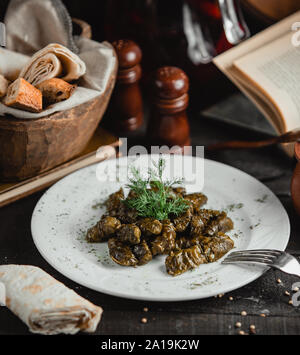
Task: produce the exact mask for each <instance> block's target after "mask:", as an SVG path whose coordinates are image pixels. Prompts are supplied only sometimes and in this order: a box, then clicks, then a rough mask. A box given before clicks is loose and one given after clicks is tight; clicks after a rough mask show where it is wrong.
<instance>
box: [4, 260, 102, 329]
mask: <svg viewBox="0 0 300 355" xmlns="http://www.w3.org/2000/svg"><path fill="white" fill-rule="evenodd" d="M1 282H2V283H3V284H4V286H5V293H6V306H7V307H8V308H9V309H10V310H11V311H12V312H13V313H14V314H16V315H17V316H18V317H19V318H20V319H21V320H22V321H23V322H24V323H26V324H27V326H28V327H29V330H30V331H31V332H33V333H40V334H45V335H52V334H59V333H64V334H75V333H77V332H78V331H84V332H94V331H95V330H96V328H97V325H98V323H99V321H100V319H101V315H102V312H103V311H102V308H101V307H98V306H95V305H94V304H92V303H91V302H89V301H87V300H85V299H84V298H82V297H81V296H79V295H78V294H77V293H75V292H74V291H72V290H71V289H69V288H68V287H66V286H65V285H63V284H62V283H61V282H59V281H57V280H56V279H54V278H53V277H52V276H50V275H49V274H47V273H46V272H45V271H43V270H41V269H40V268H38V267H35V266H30V265H0V283H1Z"/></svg>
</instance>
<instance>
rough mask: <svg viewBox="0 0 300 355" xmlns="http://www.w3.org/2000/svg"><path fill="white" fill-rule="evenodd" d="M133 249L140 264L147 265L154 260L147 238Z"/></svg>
mask: <svg viewBox="0 0 300 355" xmlns="http://www.w3.org/2000/svg"><path fill="white" fill-rule="evenodd" d="M132 251H133V253H134V255H135V256H136V258H137V259H138V265H145V264H147V263H148V262H149V261H150V260H152V253H151V250H150V248H149V246H148V244H147V242H146V241H145V240H142V241H141V243H140V244H137V245H135V246H134V247H133V248H132Z"/></svg>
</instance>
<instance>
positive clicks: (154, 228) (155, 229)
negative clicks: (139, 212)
mask: <svg viewBox="0 0 300 355" xmlns="http://www.w3.org/2000/svg"><path fill="white" fill-rule="evenodd" d="M137 225H138V226H139V228H140V230H141V231H142V234H143V235H144V236H145V237H150V236H152V235H159V234H160V233H161V230H162V224H161V222H160V221H158V220H157V219H154V218H142V219H140V220H139V221H138V222H137Z"/></svg>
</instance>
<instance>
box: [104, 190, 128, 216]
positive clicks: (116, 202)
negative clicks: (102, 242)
mask: <svg viewBox="0 0 300 355" xmlns="http://www.w3.org/2000/svg"><path fill="white" fill-rule="evenodd" d="M123 199H124V191H123V189H122V187H121V188H120V190H118V191H117V192H114V193H112V194H110V195H109V196H108V199H107V200H106V202H105V205H106V209H107V213H108V215H109V216H112V217H116V216H117V215H118V211H119V208H120V206H121V204H122V200H123Z"/></svg>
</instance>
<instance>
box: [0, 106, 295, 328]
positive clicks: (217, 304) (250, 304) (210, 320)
mask: <svg viewBox="0 0 300 355" xmlns="http://www.w3.org/2000/svg"><path fill="white" fill-rule="evenodd" d="M189 118H190V124H191V138H192V144H193V145H203V144H212V143H216V142H217V141H219V140H227V139H254V138H255V136H256V134H250V133H249V132H248V131H244V130H242V129H239V128H232V127H230V126H228V125H221V124H218V123H216V122H213V121H210V120H209V119H202V118H200V117H199V116H198V115H197V114H196V113H195V112H190V113H189ZM141 141H142V140H140V141H139V140H138V139H136V141H135V142H133V141H132V140H131V142H129V143H130V144H133V143H141ZM130 144H129V146H130ZM206 157H207V158H210V159H214V160H217V161H221V162H224V163H226V164H230V165H232V166H234V167H237V168H239V169H241V170H243V171H245V172H247V173H249V174H251V175H253V176H255V177H256V178H257V179H259V180H260V181H262V182H264V183H265V184H266V185H267V186H268V187H269V188H270V189H271V190H272V191H273V192H274V193H275V194H276V195H277V196H278V197H279V198H280V200H281V202H282V203H283V205H284V207H285V208H286V210H287V212H288V214H289V218H290V222H291V237H290V241H289V244H288V251H289V252H291V253H292V254H293V255H295V256H297V257H299V256H300V218H299V216H298V215H297V214H296V212H295V211H294V208H293V205H292V199H291V196H290V181H291V176H292V173H293V169H294V166H295V161H293V160H291V159H289V158H288V157H287V156H286V155H285V154H284V153H283V152H281V150H280V149H279V148H277V147H269V148H263V149H260V150H251V151H247V150H243V151H224V152H214V153H213V152H210V153H207V154H206ZM41 195H42V192H39V193H37V194H35V195H32V196H30V197H27V198H25V199H23V200H21V201H18V202H15V203H13V204H11V205H9V206H6V207H3V208H1V209H0V219H1V224H0V263H6V264H7V263H24V264H33V265H37V266H39V267H41V268H43V269H44V270H45V271H47V272H49V273H50V274H51V275H53V276H54V277H56V278H57V279H58V280H60V281H62V282H64V283H65V284H66V285H67V286H69V287H71V288H73V289H74V290H75V291H76V292H78V293H79V294H80V295H82V296H83V297H86V298H87V299H89V300H90V301H92V302H94V303H96V304H99V305H101V306H102V307H103V309H104V314H103V319H102V321H101V323H100V325H99V327H98V329H97V332H96V334H110V335H111V334H117V335H118V334H126V335H128V334H157V335H159V334H181V335H182V334H185V335H186V334H237V333H238V331H239V330H240V329H242V330H244V331H246V332H248V327H249V325H250V324H254V325H255V326H256V329H257V334H300V306H299V307H293V306H292V305H290V304H288V300H289V299H290V297H289V296H287V295H285V294H284V292H285V290H287V291H289V292H291V287H292V284H293V283H294V282H295V281H298V282H299V281H300V280H299V279H297V277H294V276H288V275H285V274H283V273H281V272H279V271H273V270H270V271H267V272H266V273H265V274H264V275H263V276H262V277H260V278H259V279H258V280H256V281H254V282H252V283H251V284H249V285H247V286H245V287H243V288H241V289H238V290H235V291H233V292H230V293H228V294H226V295H224V296H223V297H221V298H214V297H212V298H208V299H203V300H196V301H188V302H171V303H162V302H143V301H134V300H127V299H122V298H117V297H112V296H108V295H105V294H101V293H98V292H95V291H91V290H89V289H87V288H85V287H82V286H80V285H78V284H76V283H74V282H72V281H70V280H68V279H67V278H65V277H64V276H62V275H61V274H60V273H59V272H57V271H56V270H54V269H53V268H52V267H51V266H50V265H49V264H48V263H47V262H46V261H45V260H44V259H43V258H42V256H41V255H40V254H39V252H38V251H37V249H36V247H35V246H34V244H33V241H32V238H31V232H30V219H31V214H32V211H33V209H34V207H35V204H36V203H37V201H38V199H39V198H40V196H41ZM277 278H280V279H281V280H282V283H281V284H278V283H277V282H276V280H277ZM229 296H232V297H233V300H232V301H231V300H229ZM144 307H148V308H149V311H148V312H143V308H144ZM241 311H246V312H247V314H248V315H247V316H246V317H243V316H241V315H240V313H241ZM261 313H265V314H266V315H267V316H266V317H261V316H260V314H261ZM142 317H146V318H147V319H148V322H147V323H146V324H142V323H141V321H140V320H141V318H142ZM0 319H1V321H0V334H28V333H29V332H28V330H27V327H26V326H25V325H24V324H23V323H22V322H21V321H20V320H19V319H18V318H17V317H15V316H14V315H13V314H11V312H10V311H9V310H8V309H6V308H4V307H2V308H0ZM237 321H239V322H241V323H242V327H241V328H240V329H236V328H235V326H234V325H235V323H236V322H237Z"/></svg>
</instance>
